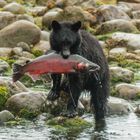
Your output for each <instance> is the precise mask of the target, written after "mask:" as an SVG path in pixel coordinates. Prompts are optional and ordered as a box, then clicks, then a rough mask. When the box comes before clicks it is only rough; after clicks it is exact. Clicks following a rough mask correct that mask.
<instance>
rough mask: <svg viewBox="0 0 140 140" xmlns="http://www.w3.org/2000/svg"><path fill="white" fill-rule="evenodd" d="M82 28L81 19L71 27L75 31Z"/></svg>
mask: <svg viewBox="0 0 140 140" xmlns="http://www.w3.org/2000/svg"><path fill="white" fill-rule="evenodd" d="M80 28H81V21H77V22H76V23H74V24H72V26H71V29H72V30H73V31H75V32H77V31H78V30H79V29H80Z"/></svg>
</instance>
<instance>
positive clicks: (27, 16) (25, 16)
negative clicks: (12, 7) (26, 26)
mask: <svg viewBox="0 0 140 140" xmlns="http://www.w3.org/2000/svg"><path fill="white" fill-rule="evenodd" d="M16 19H17V20H27V21H30V22H32V23H34V22H35V21H34V18H33V17H32V16H30V15H27V14H18V15H16Z"/></svg>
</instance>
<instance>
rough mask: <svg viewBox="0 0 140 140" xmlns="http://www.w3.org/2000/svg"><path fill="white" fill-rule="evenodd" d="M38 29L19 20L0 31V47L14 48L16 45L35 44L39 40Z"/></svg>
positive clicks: (29, 23)
mask: <svg viewBox="0 0 140 140" xmlns="http://www.w3.org/2000/svg"><path fill="white" fill-rule="evenodd" d="M40 34H41V31H40V29H39V28H38V27H37V26H36V25H35V24H33V23H31V22H29V21H26V20H20V21H16V22H14V23H12V24H10V25H9V26H7V27H5V28H3V29H2V30H1V31H0V47H11V48H14V47H16V45H17V43H19V42H25V43H27V44H29V45H30V44H36V43H37V42H39V40H40Z"/></svg>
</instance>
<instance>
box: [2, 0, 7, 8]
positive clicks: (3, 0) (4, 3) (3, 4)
mask: <svg viewBox="0 0 140 140" xmlns="http://www.w3.org/2000/svg"><path fill="white" fill-rule="evenodd" d="M6 4H7V2H6V1H5V0H0V8H3V7H4V6H5V5H6Z"/></svg>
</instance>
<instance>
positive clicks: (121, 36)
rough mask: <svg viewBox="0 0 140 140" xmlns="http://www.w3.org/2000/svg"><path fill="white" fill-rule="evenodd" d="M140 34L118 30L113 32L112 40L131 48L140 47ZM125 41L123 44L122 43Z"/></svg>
mask: <svg viewBox="0 0 140 140" xmlns="http://www.w3.org/2000/svg"><path fill="white" fill-rule="evenodd" d="M139 40H140V34H131V33H123V32H116V33H113V34H112V42H114V43H115V42H116V43H117V45H118V46H119V45H121V46H124V47H127V49H129V50H137V49H140V41H139ZM122 41H123V44H122Z"/></svg>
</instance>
